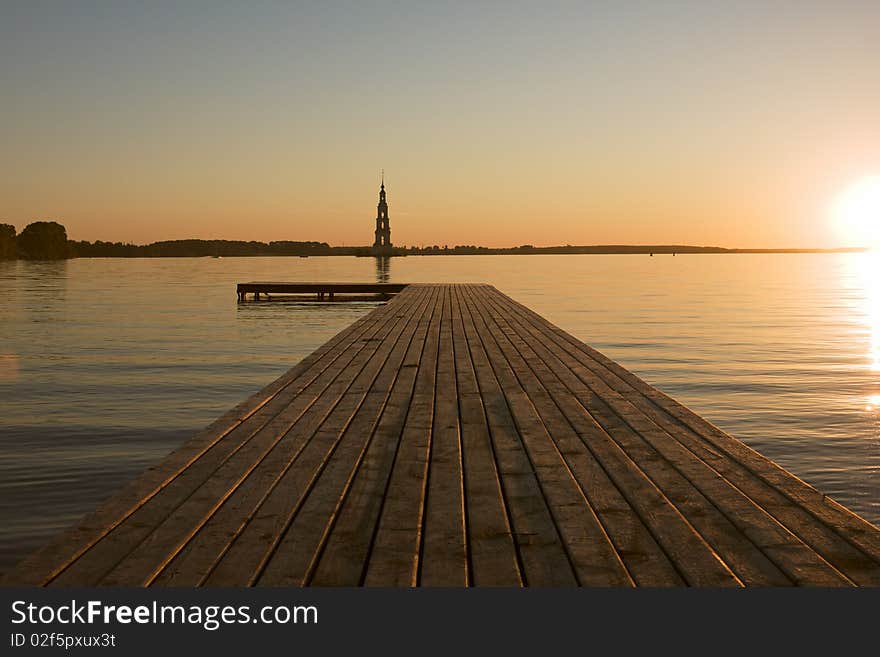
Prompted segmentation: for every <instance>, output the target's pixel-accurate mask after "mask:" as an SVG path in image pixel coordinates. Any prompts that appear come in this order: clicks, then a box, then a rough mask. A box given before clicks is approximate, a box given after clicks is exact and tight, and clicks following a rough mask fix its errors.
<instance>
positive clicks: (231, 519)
mask: <svg viewBox="0 0 880 657" xmlns="http://www.w3.org/2000/svg"><path fill="white" fill-rule="evenodd" d="M743 412H748V409H743ZM4 583H5V584H7V585H11V584H19V585H22V584H23V585H52V586H93V585H138V586H140V585H156V586H195V585H210V586H219V585H295V586H299V585H321V586H324V585H347V586H356V585H376V586H414V585H424V586H471V585H476V586H522V585H529V586H574V585H586V586H624V587H627V586H636V585H638V586H684V585H689V586H710V587H741V586H787V585H812V586H852V585H880V530H878V529H877V528H876V527H875V526H873V525H871V524H870V523H868V522H866V521H865V520H863V519H861V518H860V517H858V516H857V515H855V514H853V513H852V512H850V511H848V510H847V509H845V508H844V507H842V506H841V505H839V504H837V503H836V502H834V501H833V500H830V499H828V498H827V497H826V496H824V495H823V494H822V493H821V492H819V491H817V490H816V489H814V488H812V487H811V486H809V485H807V484H806V483H804V482H803V481H801V480H800V479H798V478H797V477H795V476H794V475H792V474H791V473H789V472H787V471H785V470H784V469H782V468H781V467H779V466H778V465H776V464H774V463H772V462H771V461H769V460H768V459H766V458H764V457H763V456H761V455H760V454H758V453H757V452H755V451H753V450H752V449H750V448H749V447H747V446H746V445H744V444H743V443H741V442H740V441H738V440H736V439H734V438H732V437H731V436H729V435H728V434H726V433H724V432H723V431H721V430H720V429H718V428H716V427H714V426H713V425H711V424H710V423H709V422H707V421H706V420H704V419H702V418H701V417H699V416H697V415H696V414H694V413H692V412H691V411H689V410H688V409H686V408H685V407H683V406H682V405H681V404H679V403H677V402H675V401H673V400H672V399H670V398H669V397H667V396H666V395H664V394H663V393H661V392H660V391H658V390H656V389H655V388H652V387H651V386H650V385H648V384H647V383H645V382H644V381H642V380H641V379H639V378H638V377H637V376H635V375H634V374H632V373H631V372H629V371H627V370H626V369H624V368H623V367H621V366H620V365H618V364H617V363H615V362H613V361H611V360H609V359H608V358H606V357H605V356H603V355H602V354H600V353H598V352H596V351H595V350H593V349H591V348H590V347H588V346H587V345H585V344H584V343H582V342H580V341H579V340H577V339H576V338H574V337H572V336H571V335H569V334H567V333H566V332H564V331H562V330H561V329H559V328H557V327H556V326H553V325H552V324H550V323H549V322H547V321H546V320H545V319H543V318H542V317H540V316H539V315H537V314H535V313H534V312H533V311H531V310H529V309H528V308H526V307H524V306H522V305H520V304H519V303H517V302H515V301H514V300H512V299H511V298H509V297H507V296H505V295H504V294H502V293H500V292H499V291H498V290H496V289H495V288H493V287H490V286H487V285H410V286H407V287H406V288H405V289H403V291H402V292H401V293H400V294H398V295H397V296H395V297H394V298H393V299H392V300H391V301H390V302H389V303H387V304H385V305H383V306H382V307H380V308H378V309H376V310H374V311H373V312H371V313H369V314H368V315H366V316H364V317H363V318H361V319H360V320H358V321H357V322H355V323H354V324H353V325H351V326H350V327H348V328H347V329H345V330H344V331H342V332H341V333H339V334H338V335H337V336H335V337H334V338H332V339H331V340H330V341H329V342H327V343H326V344H325V345H323V346H322V347H320V348H319V349H318V350H317V351H315V352H314V353H312V354H311V355H309V356H308V357H307V358H305V359H304V360H303V361H302V362H301V363H299V364H298V365H296V366H295V367H293V369H291V370H290V371H289V372H287V373H286V374H285V375H284V376H282V377H281V378H280V379H278V380H277V381H275V382H274V383H272V384H270V385H269V386H267V387H266V388H265V389H263V390H261V391H260V392H259V393H257V394H255V395H254V396H252V397H251V398H250V399H248V400H246V401H245V402H243V403H242V404H240V405H239V406H237V407H236V408H235V409H233V410H232V411H230V412H228V413H226V414H225V415H224V416H223V417H221V418H220V419H219V420H217V421H216V422H215V423H214V424H212V425H211V426H210V427H208V428H207V429H206V430H204V431H203V432H201V433H200V434H198V435H197V436H195V437H194V438H193V439H192V440H190V441H189V442H187V443H185V444H184V445H183V446H182V447H181V448H180V449H178V450H177V451H176V452H174V453H173V454H171V455H170V456H169V457H168V458H167V459H165V461H164V462H162V463H160V464H159V465H158V466H156V467H155V468H153V469H151V470H149V471H147V472H146V473H145V474H144V475H143V476H142V477H141V478H140V479H138V480H136V481H135V482H133V483H132V484H131V485H129V486H128V487H127V488H126V489H124V490H123V491H122V492H120V493H119V494H117V495H116V496H115V497H113V498H112V499H110V500H109V501H108V502H107V503H106V504H104V505H103V506H102V507H101V508H100V509H98V510H97V511H96V512H94V513H93V514H92V515H90V516H88V517H87V518H86V519H85V520H84V521H83V522H82V523H81V524H80V525H79V526H77V527H75V528H73V529H72V530H70V531H68V532H67V533H66V534H64V535H62V536H60V537H58V538H57V539H56V540H54V541H53V542H52V543H50V544H49V545H48V546H47V547H46V548H44V549H43V550H41V551H39V552H37V553H35V554H34V555H32V556H31V557H29V558H28V559H26V560H25V561H24V562H23V563H22V564H21V565H20V566H19V567H18V568H17V569H15V570H14V571H12V572H11V573H9V574H8V575H7V577H6V578H5V582H4Z"/></svg>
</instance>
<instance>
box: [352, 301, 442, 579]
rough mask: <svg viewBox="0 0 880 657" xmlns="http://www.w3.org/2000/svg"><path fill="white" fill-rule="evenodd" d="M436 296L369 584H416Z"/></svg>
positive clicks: (428, 444)
mask: <svg viewBox="0 0 880 657" xmlns="http://www.w3.org/2000/svg"><path fill="white" fill-rule="evenodd" d="M439 300H440V297H439V296H438V297H437V298H436V300H435V307H434V312H433V315H432V317H431V321H430V324H429V326H428V332H427V335H426V337H425V346H424V348H423V350H422V354H421V358H420V360H419V366H418V372H417V373H416V383H415V391H414V393H413V397H412V399H411V400H410V405H409V412H408V414H407V417H406V423H405V425H404V428H403V435H402V436H401V441H400V446H399V448H398V453H397V458H396V459H395V461H394V465H393V467H392V471H391V478H390V480H389V482H388V488H387V490H386V492H385V499H384V500H383V501H382V511H381V513H380V517H379V526H378V528H377V530H376V535H375V537H374V539H373V546H372V549H371V551H370V556H369V560H368V562H367V569H366V574H365V576H364V583H365V584H366V585H368V586H416V584H418V574H419V558H420V556H421V541H422V529H423V523H424V510H425V496H426V492H427V486H428V463H429V459H430V450H431V428H432V426H433V423H434V396H435V393H436V386H435V381H436V377H437V360H438V356H439V345H440V319H441V317H440V312H439V309H438V308H437V305H438V303H439Z"/></svg>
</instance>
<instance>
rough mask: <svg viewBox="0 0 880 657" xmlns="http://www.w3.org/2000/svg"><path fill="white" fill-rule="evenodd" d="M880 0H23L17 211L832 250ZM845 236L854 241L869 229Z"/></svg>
mask: <svg viewBox="0 0 880 657" xmlns="http://www.w3.org/2000/svg"><path fill="white" fill-rule="evenodd" d="M878 35H880V2H877V1H876V0H872V1H866V2H831V1H829V2H812V1H810V0H799V1H795V2H787V1H782V0H780V1H773V2H766V1H762V2H713V1H711V0H708V1H703V2H653V1H650V2H625V1H620V0H617V1H614V2H595V3H586V2H575V3H544V2H541V3H539V2H535V1H531V2H517V1H508V2H499V3H494V2H491V3H490V2H478V3H451V2H436V1H433V2H424V3H423V2H365V1H355V2H344V3H343V2H314V3H311V2H310V3H293V2H258V1H256V0H254V1H252V2H242V1H240V0H236V1H234V2H219V1H210V2H183V1H181V2H160V1H158V0H151V1H150V2H126V1H123V0H115V1H112V2H83V1H80V2H75V1H72V0H71V1H69V2H68V1H64V0H59V1H57V2H42V1H40V0H21V1H16V0H0V88H2V103H0V144H2V158H0V221H5V222H7V223H12V224H14V225H16V226H17V227H18V228H19V230H20V229H21V228H22V227H23V226H24V225H25V224H27V223H29V222H30V221H34V220H37V219H55V220H58V221H60V222H62V223H64V224H65V225H66V226H67V229H68V234H69V235H70V237H71V238H74V239H88V240H95V239H105V240H112V241H116V240H121V241H134V242H138V243H143V242H150V241H154V240H160V239H178V238H184V237H200V238H206V239H207V238H227V239H256V240H263V241H268V240H273V239H293V240H321V241H328V242H331V243H333V244H349V245H351V244H367V243H370V242H371V241H372V229H373V227H374V222H373V219H374V218H375V206H376V200H377V198H376V194H377V187H378V173H379V170H380V168H383V167H384V169H385V171H386V182H387V189H388V200H389V207H390V217H391V228H392V237H393V241H394V242H395V244H416V245H418V244H446V243H448V244H450V245H453V244H474V243H477V244H485V245H492V246H505V245H513V244H523V243H531V244H538V245H544V244H566V243H570V244H609V243H616V244H619V243H685V244H712V245H719V246H729V247H782V246H794V247H831V246H839V245H842V244H843V242H845V239H846V238H845V237H843V238H842V237H841V236H839V235H836V234H835V233H834V232H833V230H832V229H831V227H830V220H829V206H830V204H831V203H832V201H833V199H834V197H835V195H837V194H838V193H839V192H840V191H841V190H842V189H844V188H845V187H846V186H847V185H848V184H849V183H851V182H852V181H854V180H857V179H859V178H862V177H864V176H866V175H870V174H877V173H880V36H878ZM843 245H845V244H843Z"/></svg>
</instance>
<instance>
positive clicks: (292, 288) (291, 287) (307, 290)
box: [236, 281, 407, 301]
mask: <svg viewBox="0 0 880 657" xmlns="http://www.w3.org/2000/svg"><path fill="white" fill-rule="evenodd" d="M406 285H407V284H406V283H278V282H274V283H273V282H271V281H263V282H260V281H254V282H251V283H238V284H237V285H236V294H237V295H238V300H239V301H244V300H245V299H246V298H247V295H248V294H252V295H253V297H254V299H259V298H260V295H261V294H265V295H266V296H268V295H269V294H316V295H317V297H318V299H319V300H323V299H324V298H325V297H326V298H328V299H330V300H332V299H334V298H335V296H336V295H337V294H381V295H384V296H390V295H392V294H397V293H398V292H401V291H402V290H403V289H404V288H405V287H406Z"/></svg>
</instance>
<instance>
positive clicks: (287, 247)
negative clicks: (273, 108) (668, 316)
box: [70, 240, 868, 258]
mask: <svg viewBox="0 0 880 657" xmlns="http://www.w3.org/2000/svg"><path fill="white" fill-rule="evenodd" d="M70 245H71V247H72V248H71V251H72V256H73V257H86V258H89V257H92V258H95V257H97V258H100V257H111V258H112V257H122V258H168V257H183V258H187V257H189V258H193V257H250V256H253V257H259V256H289V257H297V256H298V257H308V256H359V257H377V256H378V257H383V256H384V257H404V256H444V255H653V254H657V255H674V254H705V253H709V254H718V253H732V254H736V253H860V252H863V251H867V250H868V249H866V248H854V247H849V248H835V249H803V248H778V249H758V248H745V249H730V248H725V247H720V246H692V245H687V244H637V245H627V244H606V245H601V244H600V245H586V246H570V245H566V246H532V245H522V246H515V247H502V248H497V247H496V248H493V247H485V246H460V245H459V246H436V245H435V246H427V247H394V248H392V249H390V251H388V252H385V253H375V252H373V251H372V249H371V248H370V247H367V246H331V245H329V244H327V243H325V242H269V243H264V242H239V241H233V240H180V241H168V242H154V243H152V244H148V245H143V246H140V245H133V244H120V243H116V244H110V243H107V242H95V243H90V242H76V241H71V242H70Z"/></svg>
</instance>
